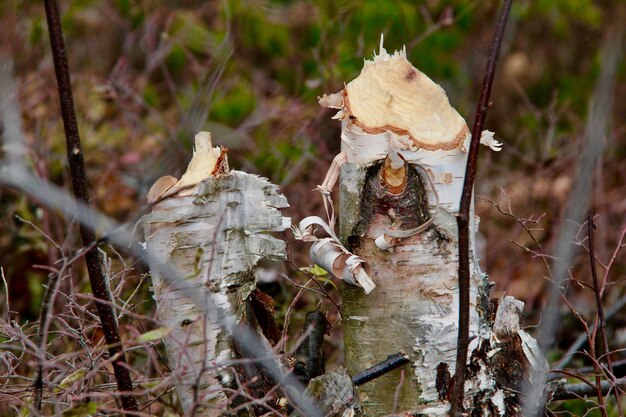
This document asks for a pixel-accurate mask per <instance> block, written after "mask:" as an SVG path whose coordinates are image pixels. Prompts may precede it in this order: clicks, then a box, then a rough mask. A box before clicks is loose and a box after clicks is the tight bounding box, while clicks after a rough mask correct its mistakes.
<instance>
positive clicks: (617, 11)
mask: <svg viewBox="0 0 626 417" xmlns="http://www.w3.org/2000/svg"><path fill="white" fill-rule="evenodd" d="M60 3H61V11H62V16H63V19H62V23H63V30H64V34H65V39H66V46H67V53H68V56H69V62H70V69H71V73H72V81H73V88H74V98H75V104H76V109H77V113H78V120H79V128H80V134H81V137H82V141H83V146H84V150H85V158H86V165H87V175H88V178H89V182H90V187H91V188H90V190H91V194H92V197H93V203H94V204H95V205H96V206H97V207H98V208H99V209H100V210H102V211H103V212H104V213H106V214H108V215H109V216H112V217H113V218H115V219H116V220H118V221H131V220H134V219H135V218H136V216H137V214H138V213H139V212H140V210H141V208H142V206H143V205H144V202H145V195H146V193H147V190H148V188H149V187H150V186H151V185H152V183H153V182H154V181H155V180H156V179H157V178H159V177H160V176H162V175H165V174H172V175H179V174H180V173H181V171H182V170H184V168H185V167H186V164H187V161H188V158H189V155H190V152H191V150H190V149H191V143H192V139H193V135H194V134H195V133H196V132H197V131H199V130H208V131H211V132H212V133H213V139H214V142H215V143H216V144H222V145H224V146H226V147H228V149H229V160H230V164H231V166H232V167H234V168H236V169H240V170H245V171H248V172H253V173H258V174H260V175H263V176H266V177H268V178H269V179H270V180H271V181H273V182H275V183H277V184H279V185H280V186H281V189H282V191H283V193H284V194H285V195H286V196H287V198H288V199H289V201H290V203H291V208H290V209H289V210H288V214H289V215H290V216H292V217H293V218H294V220H299V219H300V218H302V217H304V216H305V215H311V214H321V213H322V208H321V199H320V198H319V196H318V195H317V194H316V193H313V192H312V191H311V190H313V188H315V186H316V185H317V184H320V183H321V182H322V179H323V177H324V174H325V172H326V169H327V168H328V166H329V165H330V161H331V160H332V158H333V157H334V155H335V154H336V153H337V152H338V150H339V142H340V139H339V126H338V123H337V122H335V121H332V120H330V116H331V115H332V113H329V112H328V111H325V110H323V109H322V108H320V107H319V105H318V104H317V97H318V96H321V95H322V94H323V93H331V92H336V91H338V90H340V89H341V88H342V86H343V84H344V83H347V82H349V81H350V80H352V79H353V78H355V77H356V76H357V75H358V73H359V71H360V69H361V67H362V64H363V60H364V59H367V58H371V57H372V55H373V53H374V51H375V50H377V49H378V46H379V42H380V35H381V34H384V37H385V47H386V48H387V50H389V51H392V50H396V49H400V48H402V47H403V45H406V50H407V54H408V57H409V60H410V61H411V62H412V63H413V64H414V65H415V66H416V67H417V68H418V69H420V70H421V71H423V72H424V73H426V74H427V75H428V76H430V77H431V78H432V79H433V80H435V81H436V82H438V83H439V84H440V85H441V86H442V87H444V89H445V90H446V91H447V93H448V96H449V98H450V101H451V103H452V104H453V106H455V107H456V108H457V109H458V110H459V112H460V113H461V114H462V115H464V116H465V118H466V120H468V123H469V124H471V122H472V120H473V115H474V110H475V105H476V102H477V99H478V92H479V91H478V90H479V88H480V82H481V80H482V74H483V70H484V67H485V63H486V56H487V53H488V49H489V44H490V42H491V37H492V34H493V30H494V23H495V19H496V16H497V13H498V7H499V5H500V3H499V2H494V1H471V0H458V1H438V0H426V1H407V0H395V1H356V0H338V1H306V0H293V1H288V0H283V1H278V0H233V1H210V2H207V1H193V0H180V1H174V0H167V1H157V0H137V1H131V0H73V1H70V0H67V1H66V0H64V1H61V2H60ZM624 9H625V5H624V4H623V2H621V1H596V2H594V1H591V0H534V1H529V0H527V1H524V0H519V1H516V2H515V4H514V7H513V11H512V15H511V18H510V24H509V28H508V31H507V35H506V38H505V40H504V44H503V47H502V52H501V60H500V62H499V67H498V72H497V74H496V81H495V84H494V91H493V95H492V107H491V109H490V113H489V116H488V119H487V128H488V129H490V130H492V131H495V132H496V136H497V138H498V139H499V140H501V141H502V142H504V149H503V150H502V152H500V153H493V152H485V151H483V152H482V154H481V157H480V160H479V175H478V178H477V186H476V192H477V194H478V195H479V196H481V198H479V199H477V202H476V204H477V208H476V211H477V214H478V215H479V216H480V217H481V224H480V232H481V235H482V237H483V238H482V240H481V242H480V243H481V248H482V265H481V266H482V268H483V270H485V271H486V272H487V273H488V274H489V275H490V278H491V279H492V280H493V281H495V283H496V285H495V291H494V295H498V294H502V293H504V292H506V293H507V294H511V295H514V296H516V297H517V298H520V299H522V300H524V301H526V302H527V312H528V314H529V318H530V323H536V322H538V321H539V320H540V318H539V317H537V316H536V312H537V311H538V309H539V308H540V307H541V306H542V305H543V303H544V302H545V300H546V294H547V288H548V283H547V280H546V278H545V276H546V270H545V266H544V263H543V262H542V261H541V259H540V258H539V257H537V256H536V254H534V253H533V252H532V251H536V252H538V253H542V254H551V253H552V252H551V251H552V249H553V245H554V241H555V237H556V236H557V232H558V230H557V229H558V225H559V224H560V223H561V221H562V216H563V209H564V206H565V204H566V201H567V199H568V193H569V191H570V189H571V186H572V178H573V174H574V171H575V169H576V161H577V156H578V154H579V152H580V149H581V141H582V139H583V132H584V129H585V123H586V120H587V110H588V106H589V103H590V98H591V96H592V94H593V93H594V86H595V84H596V81H597V79H598V77H599V74H600V70H601V67H602V64H603V62H602V59H601V55H600V49H601V47H602V45H603V43H604V40H605V39H606V37H607V36H608V34H609V33H611V31H613V30H616V29H618V27H619V26H620V25H623V22H624V17H625V16H626V14H625V13H624ZM0 28H1V30H0V59H1V60H2V61H4V62H7V61H8V60H12V61H13V65H14V69H13V73H14V77H15V81H16V88H17V91H18V102H19V105H20V106H21V111H22V118H23V125H24V133H25V140H26V145H27V148H28V152H29V153H28V161H29V163H30V165H31V167H32V169H33V171H34V172H36V174H37V175H38V176H40V177H41V178H43V179H46V180H48V181H51V182H53V183H55V184H57V185H60V186H63V187H65V188H67V189H69V187H70V181H69V177H68V169H67V159H66V156H65V144H64V136H63V126H62V122H61V118H60V112H59V104H58V96H57V91H56V81H55V76H54V70H53V66H52V60H51V54H50V48H49V40H48V33H47V27H46V20H45V15H44V10H43V2H42V1H32V0H3V1H2V2H0ZM622 55H623V49H622ZM625 76H626V74H625V65H624V60H623V59H622V60H621V62H620V64H619V68H618V75H617V83H616V85H615V89H614V91H613V92H612V95H613V98H614V105H613V108H612V109H610V112H611V114H610V120H611V122H610V124H609V130H608V132H607V133H608V136H607V137H608V143H607V144H606V151H605V153H604V155H603V158H602V164H601V166H600V168H599V169H598V170H597V172H590V173H589V175H594V176H595V187H594V190H593V196H592V197H593V205H594V207H595V209H596V211H597V214H598V217H597V219H596V223H597V225H598V229H597V232H596V233H597V236H596V250H597V256H598V258H599V259H600V260H602V261H603V262H606V261H608V259H609V258H610V256H611V254H612V252H613V251H614V249H615V245H616V244H617V240H618V238H619V231H620V230H621V228H623V227H624V221H625V217H626V216H625V213H626V165H624V164H623V162H622V161H623V160H624V157H625V156H626V117H625V115H626V101H625V100H623V97H624V96H626V83H625V82H624V81H625ZM600 137H601V135H598V138H600ZM598 140H600V139H598ZM0 198H1V200H0V213H2V222H0V266H2V268H3V271H4V275H5V277H6V281H7V284H8V287H9V294H10V309H11V311H12V313H11V319H13V320H15V321H16V322H18V323H21V324H24V325H25V326H26V329H27V330H26V331H28V324H26V323H27V322H31V323H32V322H33V321H34V320H36V318H37V315H38V311H39V308H40V302H41V296H42V293H43V289H44V288H43V285H44V283H45V281H46V276H47V274H48V271H47V270H46V269H45V266H46V265H48V266H52V265H54V264H55V262H56V261H57V260H58V259H59V257H60V255H59V251H58V248H56V247H54V245H52V244H51V243H50V240H51V241H54V242H57V243H58V244H59V245H61V246H62V248H63V250H64V251H66V252H65V253H71V252H72V251H75V250H76V249H77V248H78V247H79V246H78V244H79V243H78V241H77V237H76V236H77V233H76V229H75V227H74V228H72V226H71V224H69V223H68V222H67V221H66V220H64V219H63V218H62V217H61V216H59V215H58V213H56V212H54V211H51V210H48V209H46V208H45V207H42V206H41V205H40V204H39V203H38V202H37V201H36V200H34V199H32V198H29V197H27V196H24V195H22V194H20V193H18V192H16V191H14V190H11V189H8V188H0ZM492 202H493V203H500V207H501V208H502V209H504V210H508V208H509V207H510V208H511V209H512V212H513V213H514V214H515V215H516V216H517V217H519V218H521V219H524V218H526V219H529V218H532V219H539V221H538V222H537V223H536V224H531V223H527V225H528V226H529V227H532V228H533V229H534V230H533V233H534V236H535V237H536V239H537V242H538V243H539V244H540V245H541V247H538V245H537V242H533V241H532V240H531V239H530V238H529V236H528V234H527V232H526V231H525V230H524V229H523V228H522V227H521V226H520V225H519V223H518V222H517V221H516V220H515V218H513V217H512V216H509V215H505V214H502V213H500V212H499V211H498V210H497V208H496V207H494V205H493V204H492ZM509 204H510V205H509ZM21 219H23V220H21ZM29 222H31V223H29ZM33 225H34V226H36V227H37V228H39V229H41V231H38V230H36V229H35V228H34V227H33ZM42 232H43V233H42ZM45 235H47V236H48V237H45ZM581 236H582V237H584V233H583V234H582V235H581ZM48 238H49V239H48ZM523 246H527V247H528V248H530V249H531V250H532V251H528V250H526V249H524V248H523ZM290 247H291V252H292V255H293V259H294V261H296V263H297V264H298V265H299V266H305V265H306V263H307V262H308V261H307V259H306V250H307V249H305V248H302V247H299V246H297V245H294V244H291V245H290ZM107 250H108V251H109V252H110V253H111V252H112V251H111V249H107ZM111 256H112V258H113V259H114V260H112V261H111V263H112V269H113V270H115V269H116V268H117V271H118V274H119V275H120V276H116V277H115V279H116V280H121V279H125V280H126V281H124V282H125V284H124V286H123V288H120V289H119V291H120V297H122V298H124V297H128V296H129V295H130V294H132V293H133V291H134V290H135V287H137V286H138V285H139V284H140V283H141V285H140V290H139V295H140V297H139V299H138V298H137V297H136V296H135V298H134V299H133V302H134V303H135V311H136V312H137V313H139V314H145V315H151V314H153V304H152V303H153V302H152V300H151V298H150V295H149V291H148V287H149V285H148V281H149V280H146V279H142V276H143V275H142V274H143V272H145V271H143V270H142V269H141V267H140V266H137V267H136V268H135V269H132V268H131V267H132V260H129V259H126V260H125V262H128V264H127V265H123V262H122V259H124V258H123V257H122V258H119V259H118V258H116V257H115V256H114V254H112V255H111ZM586 256H587V255H586V252H585V251H584V250H581V251H579V253H578V256H577V257H576V259H575V261H574V262H573V264H572V265H571V266H572V269H571V271H572V277H573V278H575V279H577V280H580V281H582V282H583V283H590V276H589V263H588V261H587V258H586ZM82 268H83V267H82V265H81V264H80V263H76V264H74V266H73V267H72V273H71V279H68V280H64V281H63V282H62V283H61V286H62V287H61V288H62V289H65V290H66V291H67V293H77V292H88V291H89V287H88V281H87V279H86V278H85V273H84V271H83V269H82ZM119 271H124V272H119ZM625 272H626V261H625V259H624V256H623V255H622V256H621V257H618V258H617V260H616V264H615V266H614V267H613V272H612V274H611V277H610V279H611V280H612V282H613V284H611V285H610V286H609V288H608V290H607V292H606V294H605V302H606V304H607V305H608V306H610V305H611V303H613V302H615V300H617V299H619V298H620V297H622V295H623V293H624V285H623V283H622V282H621V281H620V279H622V280H623V278H624V274H625ZM271 290H272V291H273V295H274V296H275V298H276V299H277V303H278V304H277V308H278V310H279V311H278V317H279V318H281V317H283V315H284V314H285V310H286V308H287V306H288V305H289V302H290V301H291V299H292V298H293V295H294V294H295V292H296V290H295V289H294V288H293V286H291V285H290V284H289V283H285V282H283V281H279V282H278V283H276V284H274V287H273V288H271ZM1 292H2V298H3V300H2V301H0V305H2V306H3V310H2V311H3V312H4V310H5V309H6V308H7V303H6V301H5V300H4V298H5V296H4V295H5V294H6V290H5V288H4V287H3V288H2V290H1ZM337 296H338V294H337ZM570 296H571V303H572V304H573V305H574V306H575V307H576V309H577V310H578V311H579V312H580V314H581V315H582V316H583V317H585V318H588V319H591V318H593V314H594V313H595V305H594V302H593V293H592V292H591V291H590V290H589V289H586V288H585V287H584V285H573V286H572V289H571V292H570ZM315 302H316V300H313V299H312V300H308V301H307V298H306V297H304V298H303V301H300V304H299V305H298V306H296V309H295V310H294V311H300V310H301V311H305V310H306V308H307V307H310V305H314V304H315ZM307 303H308V305H307ZM63 305H64V302H63V301H59V306H61V307H62V306H63ZM328 310H329V311H330V310H332V308H331V307H330V306H329V308H328ZM302 314H303V313H302ZM329 314H330V315H331V316H333V314H334V313H332V312H329ZM564 317H565V319H564V320H563V321H562V326H563V328H562V331H561V332H560V333H559V335H558V340H559V342H558V349H561V350H564V349H566V348H567V347H568V346H569V344H570V343H571V342H572V341H573V339H574V338H575V337H576V336H577V335H578V333H580V332H581V331H582V326H581V325H580V324H579V323H577V322H576V320H575V319H573V318H572V319H567V316H564ZM298 319H301V317H300V318H299V316H298V313H294V320H298ZM625 320H626V314H623V313H622V314H621V315H620V314H618V315H616V316H615V317H613V319H612V320H611V322H610V323H609V326H610V330H611V333H610V334H611V342H612V346H613V347H614V348H617V347H619V346H623V345H624V342H626V332H625V330H624V329H625V328H626V326H624V325H625V323H624V321H625ZM147 325H149V324H147ZM137 326H138V325H137V323H135V322H134V321H133V320H132V319H129V320H128V321H127V322H123V323H122V331H123V332H124V331H127V329H128V328H133V327H137ZM139 327H141V326H139ZM294 327H295V328H297V326H294ZM339 327H340V325H339V324H338V325H337V328H339ZM31 330H32V329H31ZM138 331H139V330H138ZM0 337H2V336H0ZM88 337H92V340H93V338H94V337H95V336H93V335H89V336H88ZM558 349H557V351H556V352H555V357H556V355H558ZM331 351H332V352H331V353H332V354H333V355H334V356H333V358H334V360H335V362H340V361H341V354H340V353H338V351H339V349H337V346H334V350H333V348H332V347H331ZM16 354H17V353H16ZM18 356H19V355H18ZM578 363H579V364H580V365H583V364H584V361H583V360H582V359H580V360H579V362H578ZM30 365H32V363H31V364H30ZM30 365H29V364H28V363H25V364H22V365H20V366H22V369H23V375H24V376H26V377H32V374H29V372H30V371H29V369H32V368H29V366H30ZM0 369H2V368H0ZM18 382H19V383H21V384H23V383H24V381H18ZM571 407H575V406H571ZM1 408H2V406H1V405H0V409H1ZM570 411H571V410H570ZM573 412H574V414H576V413H578V412H579V411H576V410H574V411H573Z"/></svg>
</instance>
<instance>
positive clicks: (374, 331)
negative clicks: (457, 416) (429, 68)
mask: <svg viewBox="0 0 626 417" xmlns="http://www.w3.org/2000/svg"><path fill="white" fill-rule="evenodd" d="M320 103H321V104H322V105H324V106H327V107H332V108H337V109H339V112H338V113H337V115H336V116H335V117H334V118H336V119H339V120H341V123H342V135H341V136H342V153H343V157H342V158H343V159H345V160H347V163H346V164H345V165H343V167H342V169H341V181H340V216H339V219H340V233H339V235H340V238H341V239H342V241H343V242H344V243H345V245H346V247H347V248H348V250H350V251H352V252H353V253H354V254H355V255H357V256H359V257H361V258H363V259H364V260H365V261H366V262H367V263H368V265H369V266H370V267H371V273H370V277H371V278H372V280H373V281H374V283H375V284H376V286H377V287H376V289H375V290H374V291H373V292H372V293H371V294H369V295H366V294H364V293H363V291H362V290H360V289H359V288H356V287H353V286H350V285H344V286H343V308H342V315H343V319H344V343H345V355H346V366H347V368H348V370H349V371H350V372H351V374H353V375H355V374H356V373H358V372H359V371H360V370H362V369H364V368H366V367H368V366H371V365H373V364H374V363H377V362H380V361H381V360H383V359H384V358H386V357H387V356H388V355H389V354H391V353H394V352H397V351H403V352H406V353H407V354H408V355H409V357H410V359H411V363H412V373H411V374H410V375H408V377H407V378H406V379H405V381H404V384H403V386H402V388H401V392H400V396H399V403H398V410H399V411H411V412H415V413H421V414H425V415H433V416H435V415H445V414H446V412H447V410H448V409H449V404H448V398H447V396H448V394H449V392H448V391H449V390H448V386H447V385H448V384H447V383H446V381H448V382H449V379H450V376H451V375H453V374H454V371H455V369H454V368H455V353H456V346H457V345H456V343H457V330H458V317H459V313H458V308H459V305H458V304H459V303H458V290H457V286H458V279H457V274H458V233H457V224H456V219H455V217H454V216H455V214H456V213H457V212H458V210H459V202H460V196H461V189H462V186H463V178H464V171H465V166H466V158H467V154H466V148H467V147H468V144H469V139H470V134H469V129H468V128H467V125H466V124H465V121H464V120H463V119H462V118H461V116H460V115H459V114H458V113H457V112H456V110H454V109H453V108H452V107H451V106H450V104H449V102H448V99H447V97H446V95H445V92H444V91H443V90H442V89H441V87H439V86H438V85H437V84H435V83H434V82H433V81H431V80H430V79H429V78H428V77H427V76H426V75H424V74H423V73H421V72H420V71H418V70H417V69H415V68H414V67H413V66H412V65H411V64H410V63H409V62H408V61H407V59H406V54H405V52H404V51H400V52H396V53H394V54H389V53H387V52H386V51H385V50H384V49H383V48H382V42H381V50H380V54H379V55H378V56H375V57H374V60H373V61H366V63H365V66H364V68H363V71H362V72H361V75H359V77H358V78H357V79H355V80H354V81H352V82H350V83H349V84H348V85H347V86H346V88H345V89H344V90H343V91H342V92H340V93H336V94H332V95H329V96H324V97H323V98H322V99H321V100H320ZM481 139H483V140H481V142H482V143H483V144H485V145H487V146H489V147H491V148H492V149H494V150H499V146H500V144H499V143H498V142H497V141H495V140H493V134H490V132H484V134H483V137H482V138H481ZM333 176H334V174H329V177H333ZM331 183H332V181H331ZM325 185H328V184H327V183H326V182H325ZM476 227H477V222H475V221H474V216H473V210H472V220H471V223H470V231H471V239H472V245H471V247H472V250H471V254H470V262H471V270H472V279H471V295H470V297H471V320H470V336H476V338H475V340H474V341H473V343H472V344H471V345H470V351H471V350H473V349H474V348H476V347H477V346H478V345H479V341H484V340H490V339H491V338H492V336H493V333H492V331H491V321H492V319H491V316H490V304H489V298H488V293H489V283H488V280H487V277H486V275H485V274H483V273H482V272H481V271H480V268H479V266H478V259H477V256H476V251H475V250H474V249H473V247H474V245H473V238H474V235H475V231H476ZM496 340H497V339H496ZM496 340H494V341H493V342H494V346H495V344H497V341H496ZM481 346H483V347H484V346H485V345H481ZM494 348H495V347H494ZM487 362H489V361H487V360H485V361H484V362H482V363H481V364H480V365H477V367H476V369H475V372H474V373H473V374H472V375H470V376H471V378H472V381H471V382H472V383H470V384H467V385H468V391H469V392H468V394H467V396H466V404H467V406H468V407H473V406H474V405H475V404H478V403H480V402H481V401H483V399H484V398H486V399H487V400H485V401H489V399H490V397H491V396H493V395H495V393H496V392H499V394H498V395H499V396H500V397H502V401H499V400H498V399H496V402H497V404H496V405H494V406H493V407H491V404H489V407H491V411H493V410H496V409H497V413H498V414H500V415H504V414H503V413H504V411H505V410H504V407H503V404H504V396H505V394H504V393H503V392H502V391H498V388H497V383H496V380H495V378H494V376H493V372H492V369H490V368H488V366H487ZM398 382H399V375H398V372H397V371H396V372H392V373H390V374H388V375H385V376H383V377H381V378H379V379H376V380H374V381H372V382H370V383H367V384H365V385H363V386H361V387H359V392H360V397H361V403H362V406H363V410H364V412H365V413H366V415H369V416H379V415H386V414H388V413H390V412H392V407H393V402H394V394H395V391H396V388H397V385H398ZM479 394H480V395H479ZM481 404H482V403H481ZM498 407H500V408H498ZM479 408H481V409H482V408H483V407H479ZM477 415H481V414H477ZM496 415H497V414H496Z"/></svg>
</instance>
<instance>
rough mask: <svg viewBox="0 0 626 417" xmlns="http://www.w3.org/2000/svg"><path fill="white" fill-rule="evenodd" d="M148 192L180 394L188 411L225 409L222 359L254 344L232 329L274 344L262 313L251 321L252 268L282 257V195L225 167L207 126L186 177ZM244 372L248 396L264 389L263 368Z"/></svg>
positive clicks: (154, 255) (153, 261)
mask: <svg viewBox="0 0 626 417" xmlns="http://www.w3.org/2000/svg"><path fill="white" fill-rule="evenodd" d="M148 199H149V201H152V202H156V203H157V204H156V205H155V206H154V207H153V209H152V212H151V213H150V214H148V215H146V216H145V217H144V218H143V226H144V233H145V238H146V249H147V252H148V255H149V263H150V270H151V275H152V284H153V287H152V289H153V292H154V298H155V300H156V303H157V316H158V319H159V320H160V321H161V322H162V323H163V326H164V327H165V328H166V329H167V336H165V338H164V342H165V347H166V348H167V354H168V358H169V362H170V365H171V368H172V374H173V376H174V377H175V378H176V379H175V385H176V390H177V393H178V397H179V398H180V401H181V405H182V408H183V410H184V411H185V415H195V416H219V415H222V414H223V413H224V410H225V407H226V406H227V403H228V398H227V395H226V394H225V392H224V391H223V390H222V389H221V387H222V386H224V385H225V386H232V384H233V383H234V380H233V378H232V375H231V373H230V372H229V369H228V368H227V367H226V366H224V365H228V363H229V361H230V359H232V358H235V357H237V356H239V355H238V354H239V353H241V351H242V350H243V351H245V350H249V349H253V346H239V345H238V342H237V340H236V338H234V337H233V333H234V330H235V327H236V326H243V325H245V326H249V328H250V329H251V330H252V331H253V332H256V333H257V335H258V337H255V338H254V340H252V341H250V340H248V342H247V343H251V342H258V343H261V344H264V346H263V347H265V348H267V349H266V350H267V351H271V349H270V348H271V346H270V345H269V343H268V340H267V339H266V338H265V337H264V335H265V336H267V337H268V338H269V339H271V338H272V336H271V335H270V334H268V333H269V332H268V330H271V329H269V327H268V325H267V321H268V320H265V321H264V322H265V323H264V324H265V325H264V326H260V325H259V322H260V321H261V320H259V321H257V318H258V317H259V310H262V309H263V308H264V307H268V306H267V303H268V300H267V299H265V298H264V297H263V296H259V295H258V294H256V291H255V290H256V272H255V265H256V264H257V262H258V261H259V260H261V259H283V258H284V255H285V242H284V241H282V240H280V239H277V238H275V237H273V236H272V235H271V234H270V233H269V232H279V231H283V230H285V229H286V228H288V227H289V225H290V220H289V218H285V217H283V216H282V215H281V213H280V209H281V208H284V207H287V206H288V204H287V200H286V199H285V197H284V196H283V195H282V194H280V192H279V191H278V187H277V186H275V185H274V184H271V183H270V182H269V181H267V180H266V179H265V178H261V177H258V176H256V175H251V174H246V173H244V172H239V171H228V166H227V163H226V152H225V150H224V149H221V148H212V146H211V138H210V135H209V133H207V132H201V133H199V134H198V135H196V141H195V150H194V156H193V159H192V160H191V162H190V164H189V167H188V169H187V172H186V173H185V174H184V175H183V177H182V178H181V179H180V180H179V181H177V180H176V179H175V178H173V177H163V178H161V179H160V180H159V181H157V183H156V184H155V185H154V186H153V188H152V190H151V191H150V193H149V196H148ZM255 295H256V297H255ZM264 302H265V303H266V305H265V306H263V305H262V304H263V303H264ZM270 304H271V303H270ZM260 305H261V306H260ZM259 306H260V307H261V309H259V308H258V307H259ZM270 310H271V308H270ZM261 314H263V313H261ZM270 314H271V313H270ZM265 318H266V319H267V318H268V317H265ZM272 320H273V317H272ZM261 327H263V328H261ZM276 330H277V329H276ZM275 341H276V340H274V342H275ZM253 350H254V349H253ZM257 350H258V349H257ZM250 366H253V365H250ZM248 370H249V369H243V370H241V371H242V372H241V375H240V376H241V377H242V378H247V379H248V381H247V382H250V381H252V380H253V379H256V382H254V383H249V384H247V387H248V388H249V389H250V390H251V392H249V394H251V395H253V396H255V395H259V396H263V394H264V393H263V392H262V390H263V388H264V387H263V386H262V384H263V382H264V381H263V379H264V377H265V376H264V375H263V371H262V370H259V369H252V370H251V371H252V373H253V374H254V375H250V374H249V373H248V372H246V371H248ZM255 377H256V378H255ZM234 388H237V387H234ZM255 390H259V392H255Z"/></svg>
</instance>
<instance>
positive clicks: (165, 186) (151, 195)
mask: <svg viewBox="0 0 626 417" xmlns="http://www.w3.org/2000/svg"><path fill="white" fill-rule="evenodd" d="M177 182H178V178H176V177H172V176H171V175H166V176H164V177H161V178H159V179H158V180H157V181H156V182H155V183H154V184H153V185H152V187H150V191H148V195H147V197H146V200H147V201H148V204H154V203H156V202H157V201H158V200H159V199H160V198H161V197H163V196H164V195H165V194H166V193H167V192H168V191H169V190H170V189H171V188H172V187H173V186H174V185H175V184H176V183H177Z"/></svg>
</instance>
